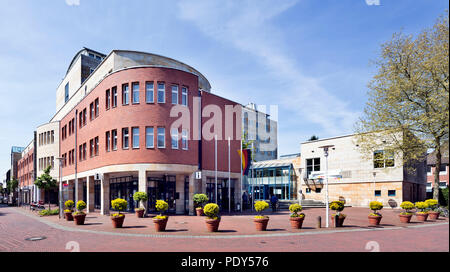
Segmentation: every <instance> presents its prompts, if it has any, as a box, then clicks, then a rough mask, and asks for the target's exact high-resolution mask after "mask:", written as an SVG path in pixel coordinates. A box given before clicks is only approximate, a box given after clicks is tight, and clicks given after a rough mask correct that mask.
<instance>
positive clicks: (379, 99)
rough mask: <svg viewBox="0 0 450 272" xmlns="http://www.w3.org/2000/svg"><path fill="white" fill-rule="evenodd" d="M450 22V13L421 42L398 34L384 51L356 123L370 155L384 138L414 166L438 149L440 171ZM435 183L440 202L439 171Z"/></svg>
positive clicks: (421, 36)
mask: <svg viewBox="0 0 450 272" xmlns="http://www.w3.org/2000/svg"><path fill="white" fill-rule="evenodd" d="M448 23H449V21H448V11H446V14H445V15H443V16H440V17H439V19H438V20H437V22H436V23H435V25H434V26H433V27H432V28H431V29H425V30H423V31H422V32H421V33H420V34H419V35H418V36H417V37H415V38H414V37H413V36H407V35H404V34H402V33H396V34H394V35H393V37H392V40H390V41H388V42H386V43H384V44H383V45H382V46H381V56H380V57H379V59H378V60H376V61H375V65H376V66H377V68H378V72H377V74H376V75H375V76H374V78H373V80H372V81H371V82H370V83H369V86H368V87H369V92H368V96H369V101H368V102H367V103H366V108H365V110H364V114H363V116H362V117H361V118H360V120H359V121H358V122H357V124H356V131H357V133H358V134H357V135H358V136H357V142H358V144H359V145H360V146H361V149H362V150H363V151H365V152H364V153H366V154H373V151H374V148H375V147H376V146H377V145H379V143H378V144H377V141H378V142H379V141H380V139H384V140H385V141H386V140H387V141H386V142H388V145H389V149H391V150H392V151H394V152H396V153H397V152H399V153H400V152H401V154H402V156H403V162H402V163H403V164H405V165H407V166H408V165H412V164H414V163H415V162H418V161H420V160H422V159H424V153H426V150H427V149H434V150H435V151H436V152H434V153H435V158H436V169H439V167H440V165H441V157H442V154H441V146H442V145H443V144H444V143H445V142H446V141H448V131H449V129H448V127H449V105H448V101H449V66H448V65H449V38H448V37H449V24H448ZM367 132H377V133H376V134H373V133H367ZM399 135H401V137H399ZM424 150H425V151H424ZM434 179H435V182H434V190H433V198H434V199H438V194H439V171H436V173H435V176H434Z"/></svg>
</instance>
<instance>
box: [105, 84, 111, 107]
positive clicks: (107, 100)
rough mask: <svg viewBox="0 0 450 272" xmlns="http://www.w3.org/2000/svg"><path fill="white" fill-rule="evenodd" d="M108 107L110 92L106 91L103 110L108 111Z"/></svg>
mask: <svg viewBox="0 0 450 272" xmlns="http://www.w3.org/2000/svg"><path fill="white" fill-rule="evenodd" d="M110 107H111V91H110V90H109V89H108V90H106V95H105V108H106V109H107V110H109V108H110Z"/></svg>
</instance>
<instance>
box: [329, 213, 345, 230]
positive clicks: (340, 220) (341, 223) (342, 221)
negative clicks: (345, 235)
mask: <svg viewBox="0 0 450 272" xmlns="http://www.w3.org/2000/svg"><path fill="white" fill-rule="evenodd" d="M344 220H345V217H344V216H339V218H338V220H337V225H336V224H335V223H334V216H331V224H332V225H333V227H334V226H336V227H337V228H340V227H342V226H343V225H344Z"/></svg>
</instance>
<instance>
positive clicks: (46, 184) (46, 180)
mask: <svg viewBox="0 0 450 272" xmlns="http://www.w3.org/2000/svg"><path fill="white" fill-rule="evenodd" d="M51 168H52V166H51V165H49V166H47V168H45V169H44V173H43V174H42V175H41V176H40V177H38V178H37V179H36V181H35V182H34V184H35V185H36V186H37V187H38V188H39V189H41V190H44V193H45V192H47V191H49V190H50V189H52V188H56V187H57V186H58V183H57V181H56V179H54V178H53V177H52V176H50V169H51ZM48 210H50V197H49V198H48Z"/></svg>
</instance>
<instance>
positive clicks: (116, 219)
mask: <svg viewBox="0 0 450 272" xmlns="http://www.w3.org/2000/svg"><path fill="white" fill-rule="evenodd" d="M124 220H125V215H124V214H123V215H122V216H111V222H112V225H113V228H115V229H117V228H121V227H122V226H123V221H124Z"/></svg>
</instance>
